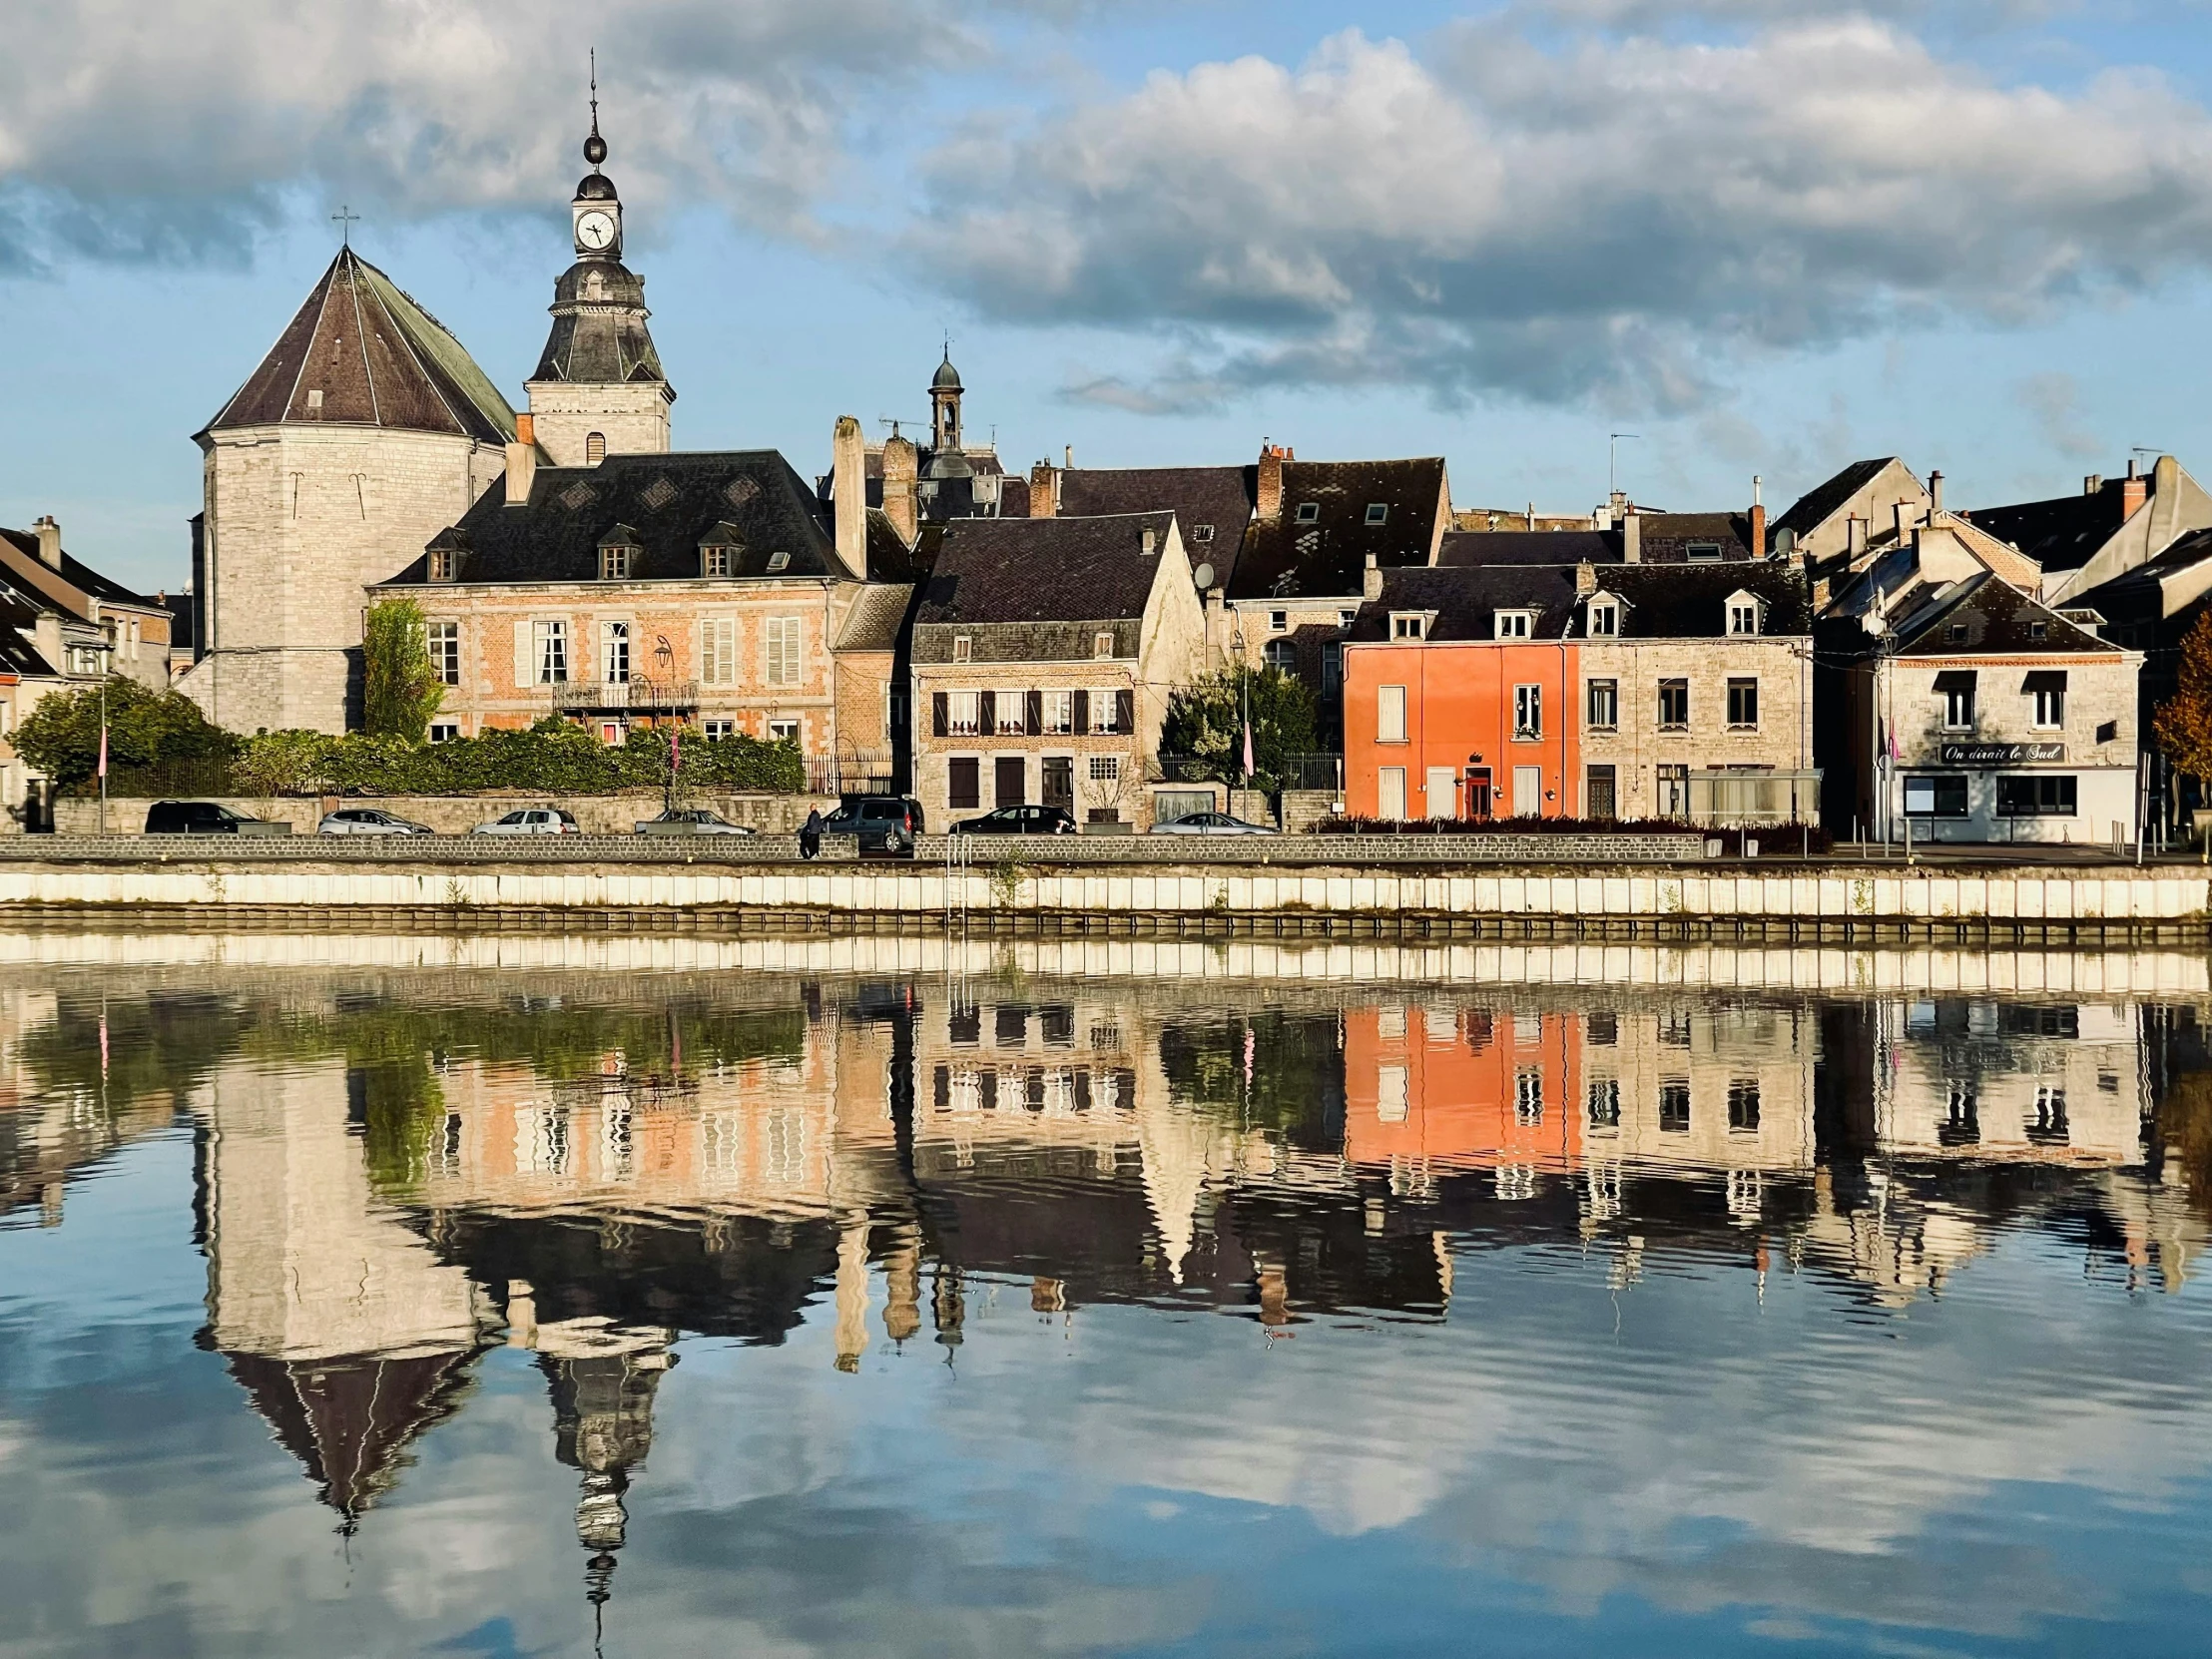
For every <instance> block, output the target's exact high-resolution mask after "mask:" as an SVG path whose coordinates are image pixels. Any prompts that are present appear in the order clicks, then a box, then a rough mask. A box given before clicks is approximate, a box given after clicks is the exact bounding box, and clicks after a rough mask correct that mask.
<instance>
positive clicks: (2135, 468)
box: [2127, 455, 2143, 478]
mask: <svg viewBox="0 0 2212 1659" xmlns="http://www.w3.org/2000/svg"><path fill="white" fill-rule="evenodd" d="M2142 464H2143V463H2142V462H2141V461H2140V460H2139V459H2137V458H2136V457H2135V456H2133V455H2130V456H2128V458H2127V475H2128V476H2129V477H2130V478H2136V477H2140V476H2141V475H2142Z"/></svg>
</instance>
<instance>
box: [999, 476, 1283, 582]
mask: <svg viewBox="0 0 2212 1659" xmlns="http://www.w3.org/2000/svg"><path fill="white" fill-rule="evenodd" d="M1258 470H1259V469H1258V468H1256V467H1249V466H1137V467H1114V468H1110V469H1109V468H1097V469H1079V470H1071V471H1067V472H1063V473H1061V474H1060V513H1061V516H1063V517H1069V518H1091V517H1097V516H1100V515H1102V514H1107V513H1148V512H1156V511H1158V510H1160V509H1162V508H1166V509H1169V510H1171V511H1172V512H1173V513H1174V514H1175V521H1176V524H1177V526H1178V527H1179V528H1180V529H1181V530H1182V532H1183V550H1184V552H1186V553H1188V554H1189V555H1190V559H1191V566H1192V568H1193V569H1196V568H1197V567H1198V566H1199V565H1202V564H1210V565H1212V566H1213V567H1214V581H1215V583H1216V584H1217V585H1220V586H1223V587H1226V586H1228V585H1229V584H1230V582H1231V581H1232V579H1233V578H1234V576H1235V574H1236V568H1237V556H1238V554H1239V552H1240V551H1241V550H1242V548H1243V547H1244V539H1245V526H1246V525H1247V524H1249V523H1251V522H1252V491H1253V480H1254V476H1255V474H1256V473H1257V472H1258ZM1028 499H1029V492H1028V488H1027V486H1026V485H1025V486H1024V487H1023V489H1022V504H1023V506H1024V507H1026V506H1027V505H1028ZM1000 510H1001V511H1002V512H1003V511H1004V505H1003V503H1002V504H1001V508H1000Z"/></svg>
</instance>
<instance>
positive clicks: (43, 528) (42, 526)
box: [31, 513, 62, 570]
mask: <svg viewBox="0 0 2212 1659" xmlns="http://www.w3.org/2000/svg"><path fill="white" fill-rule="evenodd" d="M31 528H32V529H33V530H36V531H37V532H38V556H39V559H40V560H41V562H43V563H45V564H48V565H51V566H52V567H53V568H54V569H56V570H59V569H61V568H62V527H61V526H60V525H59V524H57V523H55V522H54V515H53V514H52V513H48V514H46V515H45V516H44V517H42V518H40V519H39V520H38V521H37V522H36V523H34V524H33V525H32V526H31Z"/></svg>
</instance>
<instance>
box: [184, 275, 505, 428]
mask: <svg viewBox="0 0 2212 1659" xmlns="http://www.w3.org/2000/svg"><path fill="white" fill-rule="evenodd" d="M283 421H297V422H302V423H319V424H323V425H349V426H383V427H389V428H392V429H394V430H398V431H409V432H447V433H451V434H453V435H454V436H456V437H469V438H475V439H477V440H478V441H479V442H483V443H505V442H507V441H508V440H509V439H510V438H512V437H513V436H514V434H515V416H514V410H513V409H511V408H509V407H508V405H507V400H506V399H505V398H504V397H502V396H500V395H499V388H498V387H497V386H495V385H493V384H492V382H491V377H490V376H489V375H487V374H486V373H485V372H484V371H483V370H482V369H481V368H479V367H477V366H476V361H475V359H474V358H472V357H471V356H469V354H468V351H467V348H466V347H464V346H463V345H462V344H461V342H460V341H459V340H457V339H455V338H454V337H453V336H452V335H451V334H450V333H448V332H447V331H446V328H445V325H444V324H443V323H441V322H439V321H438V319H437V318H436V317H434V316H432V315H431V314H430V313H429V312H428V311H426V310H424V309H423V308H422V307H421V306H420V305H418V304H416V303H415V302H414V300H412V299H411V298H409V297H408V296H407V295H406V294H405V293H404V292H402V291H401V290H400V288H399V286H398V284H396V283H395V282H393V281H392V279H391V278H390V277H386V276H385V275H384V274H383V273H382V272H381V271H378V270H377V269H376V268H375V267H374V266H372V265H370V264H369V263H368V262H367V261H366V260H364V259H362V258H361V257H360V256H359V255H358V254H356V253H354V252H353V250H352V249H351V248H343V249H340V250H339V251H338V257H337V258H336V259H334V260H332V261H331V262H330V268H329V269H328V270H327V271H325V272H324V273H323V274H322V278H321V280H319V281H318V282H316V283H315V285H314V288H313V290H312V291H311V292H309V293H308V295H307V299H306V303H304V304H303V305H301V306H300V307H299V310H298V312H297V313H296V314H295V315H294V316H293V317H292V319H291V321H290V323H289V324H288V325H287V326H286V327H285V329H284V331H283V333H282V334H281V335H279V336H278V337H277V343H276V344H275V345H273V346H272V347H270V351H269V355H268V356H266V357H264V358H263V359H262V363H261V366H260V367H259V368H257V369H255V370H254V372H253V373H252V374H250V375H249V376H247V380H246V384H244V385H243V386H241V387H239V389H238V391H237V393H236V394H235V395H234V396H233V397H232V398H231V400H230V402H228V403H226V404H225V405H224V406H223V410H222V412H221V413H219V414H218V415H217V416H216V417H215V418H214V419H213V420H211V421H209V422H208V425H207V430H208V431H210V432H218V431H222V430H225V429H226V428H231V427H239V426H274V425H276V424H277V423H278V422H283Z"/></svg>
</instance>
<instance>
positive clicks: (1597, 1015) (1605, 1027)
mask: <svg viewBox="0 0 2212 1659" xmlns="http://www.w3.org/2000/svg"><path fill="white" fill-rule="evenodd" d="M1586 1028H1587V1030H1588V1032H1589V1040H1590V1046H1591V1047H1593V1048H1612V1047H1614V1046H1616V1045H1617V1044H1618V1043H1619V1042H1620V1040H1621V1017H1620V1015H1618V1014H1616V1013H1614V1012H1613V1011H1612V1010H1611V1009H1610V1008H1594V1009H1592V1010H1591V1011H1590V1014H1589V1018H1588V1023H1587V1027H1586Z"/></svg>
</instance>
